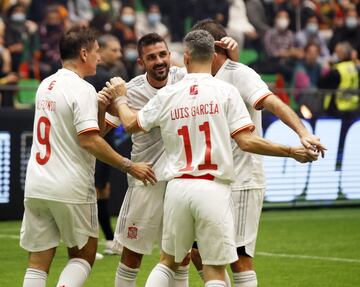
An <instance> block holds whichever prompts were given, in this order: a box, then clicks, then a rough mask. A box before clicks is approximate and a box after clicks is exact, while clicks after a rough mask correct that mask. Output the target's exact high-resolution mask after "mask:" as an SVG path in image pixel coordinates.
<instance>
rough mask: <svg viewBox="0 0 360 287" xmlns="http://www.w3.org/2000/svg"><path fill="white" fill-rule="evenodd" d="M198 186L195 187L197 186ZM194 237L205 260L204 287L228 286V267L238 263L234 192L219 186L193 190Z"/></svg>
mask: <svg viewBox="0 0 360 287" xmlns="http://www.w3.org/2000/svg"><path fill="white" fill-rule="evenodd" d="M194 184H196V183H194ZM193 189H194V192H193V193H192V202H193V206H196V210H194V211H192V213H193V214H196V217H195V235H196V239H197V244H198V248H199V253H200V255H201V258H202V263H203V271H204V281H205V286H226V283H225V266H226V265H227V264H229V263H231V262H234V261H236V259H237V254H236V248H235V242H234V221H233V215H232V211H231V190H230V187H229V186H228V185H226V184H222V183H219V182H213V181H209V182H203V183H202V184H201V185H199V186H195V185H194V187H193Z"/></svg>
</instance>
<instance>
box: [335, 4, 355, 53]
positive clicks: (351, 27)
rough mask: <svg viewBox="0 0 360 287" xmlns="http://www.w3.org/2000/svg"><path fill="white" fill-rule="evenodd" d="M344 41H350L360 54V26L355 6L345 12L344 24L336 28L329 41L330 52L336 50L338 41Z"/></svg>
mask: <svg viewBox="0 0 360 287" xmlns="http://www.w3.org/2000/svg"><path fill="white" fill-rule="evenodd" d="M344 41H345V42H349V43H350V44H351V46H352V47H353V48H354V49H355V50H356V51H357V53H358V55H360V26H359V18H358V14H357V11H356V9H355V7H352V8H351V9H349V10H348V11H347V12H346V13H345V18H344V21H343V25H342V26H340V27H339V28H336V29H335V31H334V34H333V36H332V38H331V39H330V43H329V47H330V52H331V53H333V52H334V50H335V46H336V44H337V43H339V42H344Z"/></svg>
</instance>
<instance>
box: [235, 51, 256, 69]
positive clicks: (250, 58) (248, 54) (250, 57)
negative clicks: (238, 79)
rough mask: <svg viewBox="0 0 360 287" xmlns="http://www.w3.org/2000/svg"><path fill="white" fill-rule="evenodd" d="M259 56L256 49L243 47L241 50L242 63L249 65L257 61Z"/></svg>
mask: <svg viewBox="0 0 360 287" xmlns="http://www.w3.org/2000/svg"><path fill="white" fill-rule="evenodd" d="M258 58H259V55H258V53H257V52H256V50H254V49H243V50H241V51H240V60H239V62H240V63H243V64H245V65H248V64H250V63H253V62H255V61H256V60H257V59H258Z"/></svg>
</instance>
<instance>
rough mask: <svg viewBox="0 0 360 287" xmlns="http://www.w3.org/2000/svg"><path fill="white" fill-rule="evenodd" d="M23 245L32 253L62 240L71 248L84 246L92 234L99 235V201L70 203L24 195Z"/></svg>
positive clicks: (21, 242) (21, 236) (21, 234)
mask: <svg viewBox="0 0 360 287" xmlns="http://www.w3.org/2000/svg"><path fill="white" fill-rule="evenodd" d="M24 205H25V211H24V217H23V221H22V225H21V230H20V246H21V247H22V248H24V249H25V250H27V251H30V252H39V251H44V250H48V249H50V248H54V247H57V246H58V245H59V243H60V239H62V240H63V241H64V243H65V245H66V246H67V247H69V248H72V247H75V246H77V247H78V248H79V249H81V248H83V247H84V246H85V245H86V243H87V242H88V240H89V237H94V238H98V234H99V229H98V218H97V205H96V203H87V204H70V203H63V202H57V201H53V200H47V199H38V198H25V200H24Z"/></svg>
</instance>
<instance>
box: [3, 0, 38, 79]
mask: <svg viewBox="0 0 360 287" xmlns="http://www.w3.org/2000/svg"><path fill="white" fill-rule="evenodd" d="M38 44H39V43H38V34H37V25H36V23H34V22H32V21H30V20H27V19H26V7H25V6H24V5H22V4H15V5H13V6H11V7H10V8H9V10H8V11H7V20H6V29H5V45H6V46H7V47H8V49H9V51H10V54H11V61H12V71H14V72H16V71H18V70H19V66H20V64H21V62H22V61H24V60H25V61H29V62H32V58H33V56H34V52H35V51H36V50H38Z"/></svg>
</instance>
